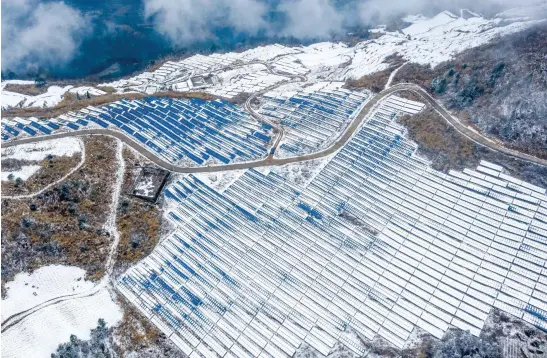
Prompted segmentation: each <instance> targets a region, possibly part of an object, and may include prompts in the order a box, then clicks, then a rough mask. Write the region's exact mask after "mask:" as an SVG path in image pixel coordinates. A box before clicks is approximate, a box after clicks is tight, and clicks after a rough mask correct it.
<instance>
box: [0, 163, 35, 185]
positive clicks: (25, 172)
mask: <svg viewBox="0 0 547 358" xmlns="http://www.w3.org/2000/svg"><path fill="white" fill-rule="evenodd" d="M41 168H42V166H40V165H22V166H21V169H19V170H12V171H7V170H2V173H0V175H1V178H2V181H8V180H10V178H11V177H13V179H14V180H15V179H16V178H21V179H22V180H27V179H28V178H30V177H31V176H33V175H34V174H36V172H38V170H40V169H41Z"/></svg>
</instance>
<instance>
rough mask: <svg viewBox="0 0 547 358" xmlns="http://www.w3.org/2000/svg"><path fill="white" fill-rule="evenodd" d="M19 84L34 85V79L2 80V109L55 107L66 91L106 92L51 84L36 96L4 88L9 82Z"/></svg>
mask: <svg viewBox="0 0 547 358" xmlns="http://www.w3.org/2000/svg"><path fill="white" fill-rule="evenodd" d="M9 83H12V84H19V85H34V81H22V80H8V81H4V82H2V86H1V88H2V109H9V108H13V107H22V108H24V107H55V106H56V105H57V104H58V103H59V102H61V101H62V100H63V98H64V95H65V93H66V92H71V93H74V94H75V93H78V94H79V95H80V96H85V95H86V94H87V93H89V95H90V96H102V95H105V94H106V92H104V91H102V90H99V89H97V88H94V87H89V86H86V87H76V88H74V86H71V85H68V86H64V87H60V86H49V87H48V89H47V91H46V93H42V94H39V95H36V96H29V95H25V94H21V93H16V92H12V91H6V90H4V87H5V86H6V85H7V84H9Z"/></svg>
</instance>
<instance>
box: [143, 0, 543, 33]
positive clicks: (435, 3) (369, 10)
mask: <svg viewBox="0 0 547 358" xmlns="http://www.w3.org/2000/svg"><path fill="white" fill-rule="evenodd" d="M538 1H544V0H481V1H477V0H405V1H401V0H278V1H269V0H144V4H145V16H146V17H147V18H153V19H154V22H155V25H156V29H157V30H158V31H159V32H160V33H162V34H164V35H166V36H167V37H168V38H169V39H171V40H172V41H173V42H175V43H177V44H188V43H191V42H193V41H199V40H204V39H209V38H213V37H214V35H213V31H214V29H217V28H219V27H229V28H231V29H232V30H234V31H235V32H245V33H249V34H256V33H257V32H258V31H261V30H264V31H265V33H267V34H270V35H271V36H275V35H280V36H293V37H295V38H299V39H321V38H328V37H329V35H331V34H340V33H343V32H344V31H345V29H346V25H348V24H351V25H356V24H357V23H358V22H360V23H361V24H363V25H370V24H374V23H375V22H377V21H381V22H382V21H384V22H385V21H388V20H390V19H392V18H394V17H402V16H403V15H405V14H416V13H426V14H434V13H437V12H439V11H442V10H446V9H450V10H456V11H457V10H458V9H460V8H470V9H472V10H475V11H485V12H487V13H488V12H490V13H492V12H495V11H498V10H501V9H502V8H506V7H509V6H521V5H525V4H530V3H533V2H538ZM270 11H271V12H276V13H278V14H280V15H282V16H281V17H282V18H283V19H284V22H283V24H282V26H281V24H280V23H273V22H271V21H272V20H270V21H268V20H266V17H267V15H268V14H269V12H270Z"/></svg>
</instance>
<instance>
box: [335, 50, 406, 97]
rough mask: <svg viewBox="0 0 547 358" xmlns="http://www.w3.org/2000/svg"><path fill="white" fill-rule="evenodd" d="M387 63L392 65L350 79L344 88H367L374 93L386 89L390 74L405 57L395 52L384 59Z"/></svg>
mask: <svg viewBox="0 0 547 358" xmlns="http://www.w3.org/2000/svg"><path fill="white" fill-rule="evenodd" d="M384 62H385V63H388V64H389V65H390V66H389V67H388V68H386V69H385V70H383V71H377V72H374V73H371V74H369V75H365V76H363V77H361V78H358V79H351V78H350V79H349V80H347V81H346V84H345V85H344V88H347V89H359V88H367V89H369V90H371V91H372V92H374V93H378V92H380V91H382V90H383V89H384V87H385V86H386V83H387V81H388V80H389V76H390V75H391V73H392V72H393V71H395V70H396V69H397V68H398V67H399V66H401V65H402V64H403V62H404V60H403V58H402V57H401V56H400V55H399V54H393V55H390V56H387V57H386V58H385V59H384Z"/></svg>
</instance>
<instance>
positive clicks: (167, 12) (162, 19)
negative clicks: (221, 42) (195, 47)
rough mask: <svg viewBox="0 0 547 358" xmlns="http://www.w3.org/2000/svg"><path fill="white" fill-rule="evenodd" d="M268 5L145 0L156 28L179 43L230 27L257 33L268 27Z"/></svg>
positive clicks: (239, 0) (251, 0)
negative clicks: (214, 30) (216, 29)
mask: <svg viewBox="0 0 547 358" xmlns="http://www.w3.org/2000/svg"><path fill="white" fill-rule="evenodd" d="M267 10H268V7H267V6H266V5H265V4H264V3H263V2H259V1H255V0H145V1H144V15H145V17H146V18H153V20H154V23H155V25H156V30H157V31H158V32H160V33H162V34H164V35H166V36H167V37H168V38H169V39H170V40H171V41H173V42H175V43H177V44H187V43H191V42H193V41H200V40H205V39H208V38H211V37H212V36H213V34H212V32H211V31H212V30H213V29H215V28H219V27H223V26H228V27H231V28H232V29H234V30H235V31H236V32H246V33H249V34H255V33H256V32H257V31H260V30H261V29H263V28H264V27H265V26H266V22H265V21H264V18H263V17H264V15H265V14H266V11H267Z"/></svg>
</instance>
